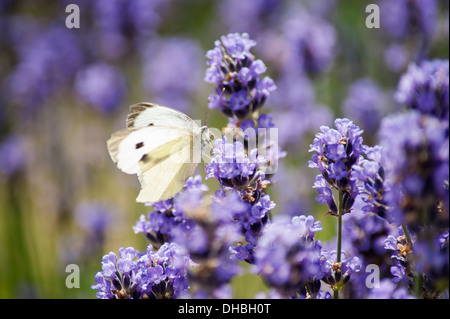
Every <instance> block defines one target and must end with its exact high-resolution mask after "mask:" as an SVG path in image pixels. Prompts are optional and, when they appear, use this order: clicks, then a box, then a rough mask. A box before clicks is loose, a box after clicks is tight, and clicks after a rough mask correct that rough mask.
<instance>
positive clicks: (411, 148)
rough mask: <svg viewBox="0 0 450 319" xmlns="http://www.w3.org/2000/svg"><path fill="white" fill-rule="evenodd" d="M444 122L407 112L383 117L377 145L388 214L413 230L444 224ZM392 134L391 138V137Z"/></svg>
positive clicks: (446, 162) (446, 192)
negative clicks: (386, 186) (387, 186)
mask: <svg viewBox="0 0 450 319" xmlns="http://www.w3.org/2000/svg"><path fill="white" fill-rule="evenodd" d="M447 127H448V123H443V122H442V121H439V120H438V119H436V118H434V117H429V116H425V117H424V116H421V114H419V113H418V112H417V111H409V112H406V113H402V114H397V115H394V116H390V117H387V118H385V119H383V121H382V124H381V127H380V132H379V136H380V144H381V146H382V147H383V148H384V154H383V155H384V156H383V162H384V163H383V167H384V168H385V171H386V179H387V180H388V182H389V184H390V191H389V192H388V193H387V194H386V195H385V200H386V202H387V204H388V205H389V206H390V207H391V208H392V209H391V210H390V214H391V217H392V218H393V219H394V220H396V221H397V223H399V224H401V223H403V222H404V221H406V222H407V225H408V227H412V230H413V231H415V230H417V229H418V228H419V227H421V226H423V225H442V226H444V227H445V226H447V225H448V214H441V213H439V211H440V210H441V209H444V210H445V208H443V207H442V205H444V206H445V204H442V202H444V203H448V190H446V189H445V183H446V181H448V179H449V169H448V165H449V164H448V163H449V151H448V133H447V132H446V130H447V129H446V128H447ZM393 137H394V138H393Z"/></svg>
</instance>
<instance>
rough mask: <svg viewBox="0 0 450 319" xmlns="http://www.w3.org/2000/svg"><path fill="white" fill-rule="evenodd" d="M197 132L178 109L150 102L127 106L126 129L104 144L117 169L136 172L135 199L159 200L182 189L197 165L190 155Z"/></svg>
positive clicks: (141, 200)
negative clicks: (137, 193)
mask: <svg viewBox="0 0 450 319" xmlns="http://www.w3.org/2000/svg"><path fill="white" fill-rule="evenodd" d="M198 132H199V126H198V125H197V124H196V123H195V122H194V121H193V120H192V119H191V118H190V117H188V116H187V115H185V114H184V113H181V112H179V111H176V110H173V109H171V108H168V107H165V106H160V105H157V104H152V103H138V104H134V105H132V106H130V113H129V115H128V117H127V129H125V130H122V131H119V132H116V133H114V134H113V135H112V136H111V138H110V139H109V140H108V141H107V146H108V151H109V154H110V156H111V158H112V160H113V162H115V163H117V167H118V168H119V169H120V170H122V171H123V172H125V173H128V174H137V175H138V177H139V181H140V183H141V192H140V193H139V196H138V198H137V199H136V201H138V202H150V203H151V202H156V201H161V200H164V199H168V198H171V197H173V196H174V195H175V194H176V193H178V192H179V191H180V190H182V188H183V186H184V184H185V181H186V179H187V178H189V176H191V175H192V173H193V171H194V169H195V167H196V166H197V163H194V161H193V160H192V155H191V154H192V153H193V139H194V136H197V134H198Z"/></svg>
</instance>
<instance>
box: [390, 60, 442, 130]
mask: <svg viewBox="0 0 450 319" xmlns="http://www.w3.org/2000/svg"><path fill="white" fill-rule="evenodd" d="M448 92H449V63H448V60H433V61H423V62H422V63H421V64H419V65H416V64H410V65H409V67H408V70H407V72H406V73H405V74H404V75H403V76H402V77H401V79H400V82H399V84H398V88H397V92H396V94H395V97H396V100H397V101H398V102H399V103H402V104H406V105H407V106H408V107H410V108H412V109H415V110H418V111H419V112H420V113H423V114H430V115H433V116H436V117H437V118H439V119H442V120H444V121H446V122H447V123H448V120H449V104H448V103H449V102H448V101H449V94H448Z"/></svg>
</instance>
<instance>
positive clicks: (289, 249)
mask: <svg viewBox="0 0 450 319" xmlns="http://www.w3.org/2000/svg"><path fill="white" fill-rule="evenodd" d="M321 230H322V227H321V224H320V222H316V221H315V220H314V217H312V216H304V215H302V216H297V217H294V218H293V219H292V220H291V221H286V220H280V221H276V222H273V223H272V224H269V225H268V226H267V227H266V228H265V230H264V233H263V235H262V237H261V239H260V241H259V244H258V250H256V252H255V266H254V271H255V272H256V273H258V274H260V275H261V276H262V277H263V278H264V280H265V281H267V283H268V284H269V285H270V286H271V287H273V288H275V289H276V290H277V292H278V293H280V295H281V296H283V297H285V298H286V297H296V296H298V295H299V296H301V295H303V296H306V294H308V295H309V296H310V297H312V298H315V297H316V295H317V294H318V293H319V291H320V279H321V276H320V275H319V270H320V260H319V254H320V249H321V247H322V246H321V243H320V241H318V240H315V238H314V235H315V233H316V232H318V231H321ZM297 294H298V295H297Z"/></svg>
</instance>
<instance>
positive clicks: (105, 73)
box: [75, 62, 127, 114]
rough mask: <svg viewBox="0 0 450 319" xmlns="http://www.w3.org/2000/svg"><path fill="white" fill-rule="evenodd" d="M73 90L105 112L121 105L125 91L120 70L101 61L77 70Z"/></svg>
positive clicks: (112, 110)
mask: <svg viewBox="0 0 450 319" xmlns="http://www.w3.org/2000/svg"><path fill="white" fill-rule="evenodd" d="M75 90H76V92H77V93H78V95H79V96H80V97H81V98H82V99H83V100H84V101H85V102H86V103H89V104H91V105H92V106H93V107H94V108H96V109H97V110H98V111H101V112H103V113H107V114H108V113H112V112H114V111H115V110H117V109H118V108H119V107H120V106H121V104H122V102H123V100H124V98H125V95H126V91H127V89H126V83H125V78H124V76H123V74H122V73H121V71H120V70H119V69H117V68H115V67H113V66H111V65H108V64H106V63H103V62H100V63H97V64H93V65H90V66H88V67H86V68H85V69H82V70H81V71H79V72H78V73H77V77H76V80H75Z"/></svg>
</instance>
